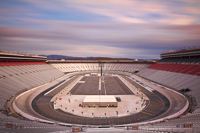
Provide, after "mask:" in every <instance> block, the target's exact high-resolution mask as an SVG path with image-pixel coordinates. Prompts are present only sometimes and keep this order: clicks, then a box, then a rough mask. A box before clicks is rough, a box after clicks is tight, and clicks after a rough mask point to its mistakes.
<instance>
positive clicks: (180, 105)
mask: <svg viewBox="0 0 200 133" xmlns="http://www.w3.org/2000/svg"><path fill="white" fill-rule="evenodd" d="M113 73H116V72H113ZM77 74H79V73H76V74H74V75H73V76H71V77H70V78H69V77H68V78H66V79H65V80H67V79H69V80H68V81H67V82H66V81H65V80H62V81H60V82H58V83H57V84H54V86H51V87H49V88H48V89H46V90H44V91H43V92H41V93H40V94H39V95H37V96H35V98H33V99H32V101H31V104H30V105H26V106H25V107H26V108H31V109H26V110H34V112H35V113H32V112H33V111H28V113H30V114H29V115H31V116H34V117H38V118H40V119H46V120H48V121H52V122H60V123H65V124H69V125H72V124H78V125H95V126H102V125H104V126H106V125H119V126H121V125H125V124H126V125H127V124H131V125H134V124H142V123H145V122H151V121H152V122H153V121H154V122H155V121H157V120H159V121H162V120H164V118H167V117H168V116H173V115H174V114H176V113H177V112H178V114H177V116H178V115H180V114H181V113H183V112H185V110H186V109H187V108H186V105H187V104H188V101H187V100H186V98H185V97H184V96H182V95H181V94H178V93H175V92H174V91H171V90H168V89H164V88H162V87H160V86H157V87H158V88H156V87H155V88H154V91H152V92H150V91H149V90H147V89H145V88H144V87H142V86H141V85H139V84H138V83H136V82H135V81H134V80H133V79H134V78H135V79H136V78H138V77H134V78H133V77H132V74H130V73H125V72H120V73H117V74H119V75H121V76H123V77H124V78H125V79H126V80H127V81H129V82H130V83H131V84H133V85H134V86H136V87H137V88H139V89H140V91H141V92H142V93H143V94H145V95H146V96H147V97H148V98H149V100H148V101H147V103H146V105H147V106H146V107H145V108H144V109H143V110H142V111H141V112H138V113H136V114H130V115H127V116H121V117H117V116H116V117H94V118H90V117H82V116H77V115H74V114H71V113H67V112H63V111H61V110H59V109H58V110H54V108H53V103H52V102H51V99H52V98H53V96H54V95H55V94H57V93H58V92H59V91H61V90H62V89H63V88H64V87H66V86H67V85H68V84H69V83H70V82H72V81H73V80H74V79H75V77H76V76H77ZM79 75H80V74H79ZM137 80H139V78H138V79H137ZM63 82H65V83H64V84H63V85H62V86H61V87H59V88H57V89H54V88H55V87H56V86H58V85H59V84H62V83H63ZM143 82H148V81H145V80H144V79H143ZM144 84H145V83H144ZM152 86H153V84H152ZM124 91H125V90H124ZM47 92H50V93H48V94H47ZM46 94H47V95H46ZM17 102H20V101H15V103H17ZM16 105H17V104H16ZM175 106H176V107H175ZM187 106H188V105H187ZM181 110H183V111H181ZM21 115H22V114H21ZM177 116H176V115H174V116H173V117H177ZM167 119H168V118H167Z"/></svg>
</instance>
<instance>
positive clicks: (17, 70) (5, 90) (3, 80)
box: [0, 62, 63, 127]
mask: <svg viewBox="0 0 200 133" xmlns="http://www.w3.org/2000/svg"><path fill="white" fill-rule="evenodd" d="M62 75H63V73H62V72H61V71H59V70H57V69H55V68H54V67H52V66H50V65H48V64H45V63H44V62H9V63H5V62H4V63H0V88H1V89H0V94H1V95H0V101H1V102H0V118H1V119H0V120H1V125H0V127H2V126H5V124H6V123H12V124H13V123H17V125H20V126H23V125H26V126H28V124H27V121H22V123H21V121H19V120H18V119H16V118H14V117H11V116H9V117H8V116H6V115H5V114H2V113H3V112H5V107H4V105H5V103H6V101H7V100H9V99H10V98H11V97H12V96H14V95H15V94H16V93H18V92H19V91H23V90H28V89H31V88H33V87H36V86H39V85H42V84H45V83H47V82H50V81H52V80H54V79H56V78H58V77H60V76H62ZM32 124H33V123H32V122H30V124H29V126H30V125H32ZM36 124H37V125H36ZM36 124H33V125H32V126H36V127H37V126H38V125H40V123H39V124H38V123H36ZM14 125H15V126H16V124H14Z"/></svg>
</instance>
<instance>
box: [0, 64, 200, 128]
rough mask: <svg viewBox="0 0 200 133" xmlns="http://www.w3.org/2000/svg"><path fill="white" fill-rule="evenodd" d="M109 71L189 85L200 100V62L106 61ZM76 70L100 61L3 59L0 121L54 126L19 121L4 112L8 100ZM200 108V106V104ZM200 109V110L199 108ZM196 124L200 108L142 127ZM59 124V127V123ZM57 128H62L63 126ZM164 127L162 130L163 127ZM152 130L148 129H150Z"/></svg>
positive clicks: (172, 85) (96, 66)
mask: <svg viewBox="0 0 200 133" xmlns="http://www.w3.org/2000/svg"><path fill="white" fill-rule="evenodd" d="M103 69H104V70H105V71H124V72H131V73H134V72H135V71H139V72H138V73H137V75H139V76H141V77H144V78H146V79H149V80H152V81H154V82H157V83H160V84H162V85H164V86H168V87H170V88H172V89H175V90H180V89H183V88H189V89H190V90H191V91H190V92H188V94H190V95H192V96H194V97H195V98H196V100H197V103H198V104H199V103H200V94H199V93H198V92H199V89H200V86H199V83H200V78H199V75H200V65H199V64H177V63H171V62H170V63H162V62H161V63H157V64H152V65H149V64H131V63H123V64H122V63H105V64H104V67H103ZM75 71H99V64H98V63H52V64H46V63H44V62H26V63H25V62H9V63H8V62H7V63H6V62H3V63H0V87H1V89H0V93H1V94H3V95H0V101H1V102H0V111H1V112H0V118H1V119H0V120H2V121H4V122H3V123H4V125H0V127H1V126H5V123H8V122H12V123H15V122H16V121H17V122H16V123H19V125H22V126H30V127H31V125H32V126H36V127H40V126H41V127H50V126H49V125H47V124H43V125H42V124H41V123H37V122H31V121H29V123H28V124H27V120H20V121H19V120H18V119H16V118H14V117H11V116H7V115H5V114H3V113H2V112H4V110H5V107H4V104H5V103H6V101H7V100H8V99H9V98H10V97H12V96H14V95H15V94H16V93H17V92H19V91H23V90H28V89H31V88H33V87H36V86H39V85H42V84H45V83H47V82H50V81H52V80H54V79H56V78H58V77H61V76H63V75H64V73H63V72H75ZM198 107H200V106H199V105H198ZM197 110H200V109H197ZM186 122H189V123H192V124H193V127H195V128H199V127H200V123H199V122H200V111H195V113H192V114H190V115H186V116H184V117H181V118H179V119H174V120H169V121H167V122H162V123H156V124H153V125H152V124H151V125H145V126H141V128H143V129H146V128H151V129H152V128H154V129H156V128H159V127H164V126H165V127H166V129H167V127H171V128H177V127H176V126H175V124H174V123H176V124H177V125H178V124H181V123H182V124H183V123H186ZM55 127H56V126H55ZM57 128H60V127H59V126H58V127H57ZM159 130H160V129H159ZM147 132H148V131H147Z"/></svg>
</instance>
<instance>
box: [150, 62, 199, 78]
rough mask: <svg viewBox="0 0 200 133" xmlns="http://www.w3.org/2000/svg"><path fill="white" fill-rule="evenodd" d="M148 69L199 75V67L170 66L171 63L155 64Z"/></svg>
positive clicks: (192, 65)
mask: <svg viewBox="0 0 200 133" xmlns="http://www.w3.org/2000/svg"><path fill="white" fill-rule="evenodd" d="M149 68H151V69H156V70H163V71H170V72H176V73H185V74H191V75H200V65H198V64H172V63H156V64H152V65H151V66H150V67H149Z"/></svg>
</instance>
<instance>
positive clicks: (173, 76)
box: [138, 63, 200, 133]
mask: <svg viewBox="0 0 200 133" xmlns="http://www.w3.org/2000/svg"><path fill="white" fill-rule="evenodd" d="M138 75H139V76H141V77H144V78H146V79H149V80H152V81H154V82H157V83H159V84H162V85H164V86H168V87H170V88H172V89H175V90H177V91H178V90H181V89H186V88H188V89H190V91H189V92H187V94H189V95H192V96H193V97H195V99H196V102H197V109H196V111H195V112H193V113H192V114H191V115H186V116H184V117H180V118H178V119H174V120H169V121H165V122H161V123H157V124H151V125H145V126H141V129H143V130H154V131H169V132H170V131H176V132H190V131H194V132H195V133H196V132H200V108H199V107H200V105H199V104H200V93H199V89H200V84H199V83H200V76H199V75H200V65H198V64H172V63H157V64H153V65H151V66H149V68H146V69H143V70H142V71H140V72H139V73H138ZM198 110H199V111H198ZM188 123H189V124H192V128H193V129H192V130H191V128H184V127H183V125H187V124H188Z"/></svg>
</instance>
